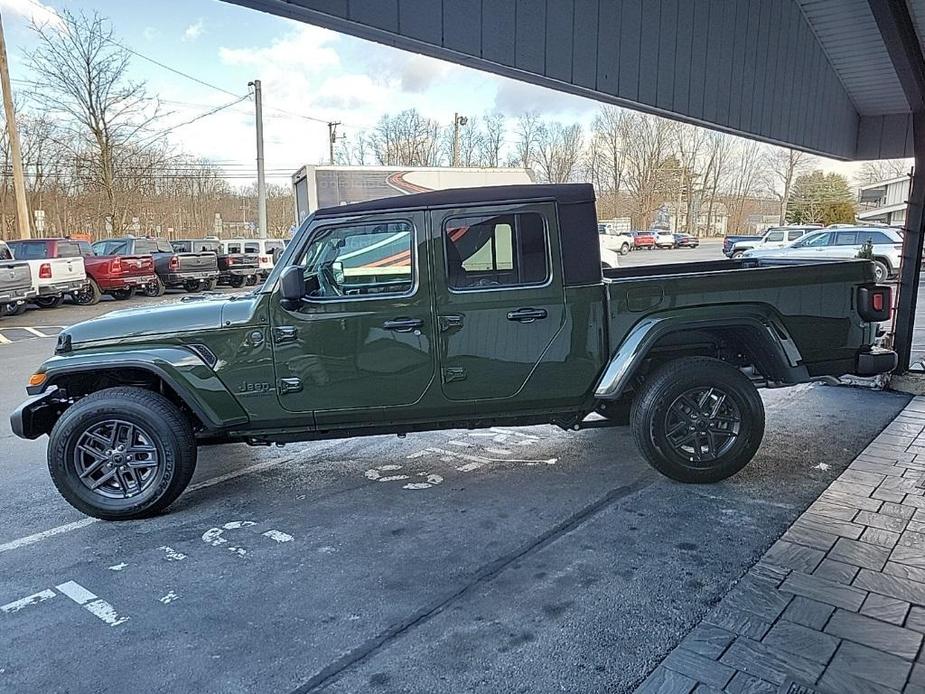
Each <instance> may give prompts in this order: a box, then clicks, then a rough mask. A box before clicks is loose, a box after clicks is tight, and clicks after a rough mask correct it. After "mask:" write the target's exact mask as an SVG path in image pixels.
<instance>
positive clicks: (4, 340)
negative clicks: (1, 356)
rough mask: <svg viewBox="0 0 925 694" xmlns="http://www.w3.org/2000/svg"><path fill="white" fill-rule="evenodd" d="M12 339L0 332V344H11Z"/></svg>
mask: <svg viewBox="0 0 925 694" xmlns="http://www.w3.org/2000/svg"><path fill="white" fill-rule="evenodd" d="M11 344H13V341H12V340H11V339H9V338H8V337H4V336H3V333H0V345H11Z"/></svg>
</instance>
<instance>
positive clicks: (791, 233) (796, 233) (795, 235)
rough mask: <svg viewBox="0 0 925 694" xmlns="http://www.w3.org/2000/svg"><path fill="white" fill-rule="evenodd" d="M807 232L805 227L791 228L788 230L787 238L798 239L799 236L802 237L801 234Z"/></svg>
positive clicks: (789, 239) (790, 239)
mask: <svg viewBox="0 0 925 694" xmlns="http://www.w3.org/2000/svg"><path fill="white" fill-rule="evenodd" d="M805 234H806V231H805V230H804V229H791V230H790V231H788V232H787V240H788V241H796V240H797V239H798V238H800V237H801V236H804V235H805Z"/></svg>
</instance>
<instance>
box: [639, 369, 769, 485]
mask: <svg viewBox="0 0 925 694" xmlns="http://www.w3.org/2000/svg"><path fill="white" fill-rule="evenodd" d="M630 419H631V422H632V427H633V436H634V438H635V439H636V445H637V446H638V447H639V450H640V451H641V452H642V454H643V455H644V456H645V458H646V460H648V462H649V463H650V464H651V465H652V467H654V468H655V469H656V470H658V471H659V472H661V473H662V474H663V475H665V476H667V477H670V478H671V479H674V480H678V481H679V482H695V483H703V482H718V481H720V480H723V479H726V478H727V477H731V476H732V475H734V474H735V473H737V472H738V471H739V470H741V469H742V468H744V467H745V466H746V465H747V464H748V463H749V461H750V460H751V459H752V458H753V457H754V455H755V453H756V451H757V450H758V446H759V445H761V439H762V437H763V436H764V405H763V404H762V402H761V397H760V396H759V394H758V391H757V389H756V388H755V386H754V385H753V384H752V382H751V381H749V380H748V378H746V377H745V375H744V374H742V372H741V371H739V370H738V369H737V368H735V367H733V366H730V365H729V364H727V363H725V362H723V361H720V360H719V359H712V358H709V357H688V358H684V359H676V360H674V361H671V362H668V363H667V364H664V365H662V366H661V367H659V368H658V369H656V370H655V371H654V372H653V373H652V374H651V375H649V377H648V378H647V379H646V381H645V383H644V384H643V386H642V388H641V389H640V391H639V393H638V394H637V395H636V398H635V399H634V401H633V407H632V412H631V415H630Z"/></svg>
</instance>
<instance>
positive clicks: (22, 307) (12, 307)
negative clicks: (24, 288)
mask: <svg viewBox="0 0 925 694" xmlns="http://www.w3.org/2000/svg"><path fill="white" fill-rule="evenodd" d="M28 310H29V305H28V304H27V303H25V302H23V303H21V304H12V303H10V304H3V305H2V306H0V317H6V316H21V315H22V314H24V313H25V312H26V311H28Z"/></svg>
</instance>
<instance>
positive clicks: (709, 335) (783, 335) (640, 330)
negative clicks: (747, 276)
mask: <svg viewBox="0 0 925 694" xmlns="http://www.w3.org/2000/svg"><path fill="white" fill-rule="evenodd" d="M710 313H711V315H710V316H706V317H705V316H703V315H694V314H693V312H685V311H683V310H682V311H676V312H665V313H660V314H653V315H650V316H647V317H646V318H644V319H642V320H641V321H639V322H638V323H637V324H636V325H635V326H633V328H632V329H631V330H630V332H629V333H628V334H627V336H626V337H625V338H624V340H623V341H622V342H621V343H620V345H619V346H618V347H617V349H616V351H615V352H614V353H613V354H612V356H611V358H610V360H609V361H608V363H607V366H606V367H605V368H604V371H603V373H602V375H601V377H600V379H599V380H598V382H597V385H596V387H595V391H594V397H595V398H596V399H597V400H617V399H619V398H620V397H622V396H623V395H624V394H625V393H626V391H627V390H628V388H629V387H630V385H631V384H632V382H633V380H634V379H635V378H637V377H638V376H639V375H641V373H642V372H643V370H644V369H645V368H646V367H647V365H649V364H650V363H652V361H653V360H655V363H656V364H658V363H662V362H664V361H667V360H668V359H670V358H676V357H681V356H698V355H699V356H715V354H716V352H717V351H718V349H719V348H722V350H724V351H725V352H726V357H727V359H726V360H727V361H733V362H742V363H741V364H740V365H743V366H744V365H751V366H753V367H754V368H755V370H756V371H757V372H758V373H759V374H760V375H761V376H762V377H764V378H765V379H766V380H768V381H775V382H781V383H799V382H803V381H806V380H808V379H809V374H808V372H807V370H806V368H805V367H804V366H803V365H802V363H801V362H802V356H801V355H800V352H799V349H798V348H797V346H796V343H795V342H794V341H793V339H792V338H791V337H790V335H789V333H788V331H787V329H786V327H785V325H784V322H783V320H782V319H781V318H780V316H778V315H777V313H776V311H775V310H774V309H773V308H771V307H769V306H763V305H753V306H747V307H742V306H735V305H730V306H717V307H712V308H711V310H710ZM745 362H747V363H745Z"/></svg>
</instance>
